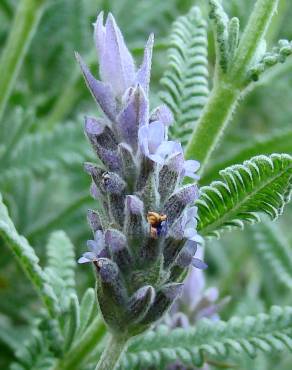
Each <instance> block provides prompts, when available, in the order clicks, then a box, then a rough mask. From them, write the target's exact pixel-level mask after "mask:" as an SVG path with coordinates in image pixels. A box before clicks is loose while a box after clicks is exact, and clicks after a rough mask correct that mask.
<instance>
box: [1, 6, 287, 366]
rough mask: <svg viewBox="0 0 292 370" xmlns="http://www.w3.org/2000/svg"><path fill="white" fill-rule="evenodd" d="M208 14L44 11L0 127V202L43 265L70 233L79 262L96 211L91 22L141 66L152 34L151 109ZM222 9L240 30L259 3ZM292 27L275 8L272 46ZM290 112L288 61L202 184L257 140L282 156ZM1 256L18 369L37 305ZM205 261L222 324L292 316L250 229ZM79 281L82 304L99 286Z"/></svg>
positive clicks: (4, 304) (8, 331) (215, 246)
mask: <svg viewBox="0 0 292 370" xmlns="http://www.w3.org/2000/svg"><path fill="white" fill-rule="evenodd" d="M18 3H19V1H17V0H0V52H1V51H2V49H3V48H4V45H5V41H6V39H7V37H8V34H9V32H10V31H11V27H12V21H13V16H14V13H15V11H16V8H17V6H18ZM206 3H207V2H206V1H203V0H202V1H199V0H198V1H191V0H167V1H163V0H139V1H137V0H104V1H101V0H100V1H97V0H47V1H46V6H45V10H44V13H43V15H42V18H41V20H40V22H39V25H38V27H37V30H36V32H35V34H34V36H33V38H32V41H31V43H30V45H29V49H28V51H27V54H26V56H25V58H24V60H23V63H22V65H21V68H20V72H19V75H18V77H17V80H16V83H15V85H14V87H13V92H12V94H11V97H10V99H9V102H8V105H7V107H6V110H5V112H4V115H3V118H2V122H1V124H0V191H1V193H2V194H3V198H4V201H5V203H6V204H7V206H8V207H9V212H10V214H11V216H12V219H13V220H14V222H15V225H16V227H17V229H18V231H19V232H20V233H21V234H23V235H24V236H26V237H27V238H28V239H29V241H30V242H31V244H32V245H33V246H34V247H35V250H36V253H37V254H38V256H39V257H40V259H41V261H43V260H44V258H45V248H44V246H45V244H46V242H47V239H48V237H49V235H50V233H51V232H52V231H54V230H59V229H63V230H65V231H66V232H67V233H68V235H69V237H70V238H71V240H72V241H73V243H74V245H75V247H76V255H77V256H78V255H79V254H81V253H82V251H84V250H85V244H86V243H85V241H86V240H87V239H88V237H89V228H88V226H87V224H86V210H87V208H89V207H93V208H94V207H95V205H94V201H93V200H91V198H90V197H89V191H88V189H89V185H90V181H89V178H88V176H87V175H86V174H85V173H84V171H83V168H82V163H83V162H84V161H85V160H91V159H92V158H93V153H92V152H91V150H90V147H89V145H88V143H87V142H86V139H85V137H84V134H83V116H84V115H85V114H93V115H98V114H99V112H98V109H97V107H96V105H95V103H94V101H93V100H92V98H91V96H90V94H89V92H88V91H87V89H86V87H85V84H84V82H83V80H82V77H81V73H80V71H79V69H78V67H77V65H76V61H75V59H74V50H76V51H78V52H79V53H80V54H81V55H82V56H83V57H84V58H85V59H86V60H87V61H88V63H89V64H90V65H91V67H92V70H93V71H95V72H96V74H97V73H98V72H97V71H98V68H97V64H96V54H95V49H94V43H93V37H92V29H93V28H92V23H93V22H94V21H95V17H96V14H97V13H98V12H99V11H100V10H104V11H106V12H107V11H111V12H112V13H113V14H114V15H115V17H116V19H117V22H118V23H119V26H120V28H121V29H122V31H123V33H124V35H125V38H126V41H127V43H128V45H129V47H130V49H131V51H132V52H133V54H134V55H135V57H136V58H137V61H140V60H141V57H142V53H143V47H144V43H145V40H146V39H147V36H148V34H149V33H150V32H154V34H155V38H156V42H155V49H154V59H153V67H152V80H151V88H152V95H151V100H152V103H153V105H154V104H155V102H157V101H158V100H159V98H158V92H159V90H160V88H161V87H160V85H159V80H160V78H161V76H162V73H163V70H164V68H165V67H166V63H167V58H166V57H167V43H168V35H169V32H170V29H171V24H172V22H173V21H174V20H175V19H176V18H177V17H178V16H179V15H180V14H184V13H185V12H187V11H188V9H189V8H190V7H191V6H192V5H193V4H197V5H200V6H201V8H202V10H203V13H204V15H205V18H206V20H208V7H207V5H206ZM223 3H224V6H225V9H226V10H227V11H228V14H229V15H232V16H238V17H239V19H240V21H241V25H242V26H243V25H244V24H245V23H246V21H247V18H248V15H249V14H250V10H251V8H252V5H253V3H254V1H253V0H224V1H223ZM291 18H292V6H291V2H290V1H289V0H281V1H280V8H279V11H278V14H277V16H276V17H275V19H274V20H273V24H272V26H271V28H270V31H269V35H268V40H267V41H268V44H269V45H271V44H273V43H274V42H276V41H277V40H278V39H281V38H286V39H290V40H291V39H292V27H291ZM208 22H209V20H208ZM208 37H209V70H210V76H212V71H213V67H214V60H215V55H214V46H213V36H212V25H211V24H210V23H209V26H208ZM211 85H212V80H211V78H210V87H211ZM0 89H1V86H0ZM291 102H292V59H291V57H290V59H288V61H287V62H286V63H285V64H284V65H280V66H277V67H276V68H275V69H273V70H271V71H270V72H268V73H267V74H266V75H265V77H264V78H263V79H262V80H260V81H259V82H258V83H257V84H256V85H255V86H254V89H253V91H251V92H250V93H249V94H248V96H247V97H246V98H245V99H244V100H243V101H242V102H241V105H240V107H239V109H238V111H237V113H236V114H235V116H234V118H233V122H232V125H230V127H229V128H228V130H227V131H226V134H225V136H224V138H223V140H222V142H221V144H220V146H219V147H218V148H217V149H216V152H215V153H214V154H213V156H212V159H211V162H210V164H209V169H208V170H207V172H206V176H205V178H204V179H202V183H204V184H205V183H208V182H210V181H211V180H214V179H215V178H216V176H217V173H218V170H219V169H220V167H219V168H218V166H217V165H218V163H222V162H223V163H224V160H225V158H226V156H227V154H228V155H230V154H233V153H234V154H235V155H236V153H237V152H239V151H240V149H241V148H242V147H243V146H244V145H248V144H251V143H253V142H254V141H255V140H259V145H258V151H257V153H255V154H259V153H269V149H268V148H267V147H262V146H261V145H260V142H261V140H262V139H263V138H264V139H268V138H269V137H270V136H271V135H272V134H273V133H275V132H278V134H279V148H281V151H283V145H282V144H283V138H285V137H286V138H287V137H288V138H289V137H290V139H291V122H292V109H291ZM286 133H287V136H286ZM289 135H290V136H289ZM285 145H286V148H285V147H284V149H285V151H286V152H289V153H292V142H291V140H290V141H289V140H287V142H286V144H285ZM274 148H275V147H274ZM274 148H273V150H274V151H275V149H274ZM244 159H245V158H241V159H240V160H241V161H242V160H244ZM229 164H230V163H228V162H227V163H226V165H229ZM216 166H217V167H216ZM291 222H292V209H291V206H290V207H287V209H286V213H285V216H284V217H283V218H282V219H281V220H280V222H277V227H279V228H280V230H281V234H284V235H285V238H286V242H287V243H288V244H289V245H291V242H292V232H291V226H290V225H291ZM0 243H1V242H0ZM0 248H1V253H0V369H7V368H8V367H9V364H10V363H11V362H12V361H13V360H14V353H13V350H14V348H13V346H11V342H13V337H14V336H18V337H23V338H24V339H25V336H26V328H27V326H28V325H29V323H30V321H31V320H32V318H33V316H34V315H35V314H36V313H37V312H38V311H39V307H40V304H39V301H38V299H37V297H36V295H35V294H34V291H33V290H32V287H31V285H30V283H29V281H28V280H27V279H26V278H24V275H23V272H22V271H21V270H20V268H19V267H18V266H17V264H16V262H15V260H14V258H13V256H12V255H11V253H10V251H9V250H8V249H5V248H4V246H3V245H1V244H0ZM206 253H207V256H206V259H207V262H208V264H209V269H208V270H207V273H206V277H207V281H208V285H213V286H217V287H218V288H219V290H220V295H221V297H224V296H230V297H231V301H230V303H229V304H228V305H226V306H225V308H224V309H223V311H222V312H221V316H222V317H223V318H224V319H227V318H229V317H230V316H231V315H233V314H235V313H237V314H238V315H243V314H248V313H251V314H253V313H256V312H261V311H262V310H265V309H266V308H267V307H269V306H270V305H272V304H279V305H283V304H291V291H289V289H287V287H284V286H283V285H281V284H278V282H277V281H275V280H274V277H273V275H272V274H271V273H270V271H269V270H266V268H265V264H264V261H263V259H262V258H261V255H260V253H258V251H257V250H256V248H255V242H254V239H253V231H252V229H251V228H247V229H246V230H245V231H244V232H243V233H242V232H240V231H238V232H233V233H232V234H225V236H224V237H223V238H222V239H221V240H220V241H212V242H207V251H206ZM77 270H78V276H77V281H78V289H79V292H80V293H82V292H84V290H85V288H86V287H87V286H93V284H94V279H93V275H92V274H91V271H90V269H88V268H87V267H83V266H80V267H79V268H78V269H77ZM291 274H292V272H291ZM238 361H239V360H238ZM250 361H251V360H244V359H243V360H242V359H241V360H240V362H239V363H240V365H239V367H238V368H242V369H263V370H264V369H274V368H275V366H276V364H277V366H278V368H279V369H284V370H285V369H287V370H290V369H291V367H292V357H291V356H288V355H287V356H286V355H285V356H282V357H277V356H276V357H272V358H266V356H265V357H264V356H259V357H258V359H257V360H254V362H250ZM279 364H280V365H279Z"/></svg>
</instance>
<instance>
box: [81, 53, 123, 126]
mask: <svg viewBox="0 0 292 370" xmlns="http://www.w3.org/2000/svg"><path fill="white" fill-rule="evenodd" d="M75 56H76V59H77V61H78V63H79V65H80V67H81V70H82V73H83V76H84V79H85V82H86V84H87V86H88V88H89V90H90V92H91V93H92V96H93V97H94V98H95V100H96V102H97V103H98V104H99V106H100V107H101V109H102V110H103V112H104V113H105V114H106V115H107V116H108V117H109V118H110V119H111V120H115V116H116V112H117V107H116V101H115V99H114V96H113V93H112V90H111V88H110V86H108V85H106V84H104V83H103V82H101V81H98V80H96V79H95V78H94V77H93V75H92V74H91V72H90V71H89V69H88V67H87V65H86V64H85V63H84V61H83V60H82V58H81V56H80V55H79V54H78V53H75Z"/></svg>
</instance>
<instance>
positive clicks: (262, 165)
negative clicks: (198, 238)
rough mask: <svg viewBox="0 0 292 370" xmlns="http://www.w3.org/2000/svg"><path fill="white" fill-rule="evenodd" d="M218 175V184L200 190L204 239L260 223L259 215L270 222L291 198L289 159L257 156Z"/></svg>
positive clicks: (199, 202)
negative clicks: (262, 214) (231, 229)
mask: <svg viewBox="0 0 292 370" xmlns="http://www.w3.org/2000/svg"><path fill="white" fill-rule="evenodd" d="M220 175H221V177H222V180H221V181H213V182H212V183H211V184H210V186H204V187H202V188H201V196H200V198H199V200H198V201H197V205H198V208H199V221H200V222H199V230H200V232H201V234H202V235H205V236H219V231H220V230H222V229H225V228H227V229H228V228H232V227H240V228H243V226H244V223H254V222H259V221H260V218H259V215H258V213H265V214H267V215H268V216H269V217H270V218H271V219H276V218H277V217H278V215H280V214H282V212H283V208H284V205H285V204H286V203H287V202H288V201H289V198H290V195H291V177H292V157H291V156H290V155H288V154H272V155H270V156H264V155H260V156H256V157H253V158H251V159H250V160H248V161H245V162H244V163H243V164H242V165H234V166H231V167H228V168H226V169H224V170H222V171H220Z"/></svg>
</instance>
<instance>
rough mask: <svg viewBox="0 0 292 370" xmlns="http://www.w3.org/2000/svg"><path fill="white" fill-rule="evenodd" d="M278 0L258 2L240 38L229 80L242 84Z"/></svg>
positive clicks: (260, 0)
mask: <svg viewBox="0 0 292 370" xmlns="http://www.w3.org/2000/svg"><path fill="white" fill-rule="evenodd" d="M278 3H279V0H258V1H257V2H256V4H255V6H254V9H253V12H252V14H251V16H250V17H249V21H248V24H247V26H246V28H245V30H244V33H243V35H242V37H241V40H240V43H239V46H238V50H237V53H236V56H235V59H234V63H233V64H232V68H231V71H230V77H231V80H232V79H235V80H236V81H240V83H243V82H244V80H245V76H246V71H247V68H248V67H250V63H251V62H252V60H253V58H254V56H255V54H256V52H257V49H258V47H259V45H260V43H261V41H262V40H263V39H264V37H265V34H266V32H267V29H268V26H269V24H270V22H271V19H272V17H273V15H274V13H275V11H276V9H277V6H278Z"/></svg>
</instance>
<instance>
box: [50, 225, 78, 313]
mask: <svg viewBox="0 0 292 370" xmlns="http://www.w3.org/2000/svg"><path fill="white" fill-rule="evenodd" d="M47 255H48V267H47V268H46V270H45V271H46V273H47V275H48V276H49V277H50V281H51V283H52V285H53V288H54V291H55V293H56V295H57V297H58V299H59V301H60V303H61V304H62V308H63V309H64V310H66V308H68V306H69V301H70V294H74V293H75V271H74V270H75V266H76V262H75V253H74V246H73V244H72V243H71V241H70V239H69V238H68V236H67V235H66V234H65V233H64V232H63V231H56V232H54V233H52V235H51V237H50V240H49V242H48V245H47Z"/></svg>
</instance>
